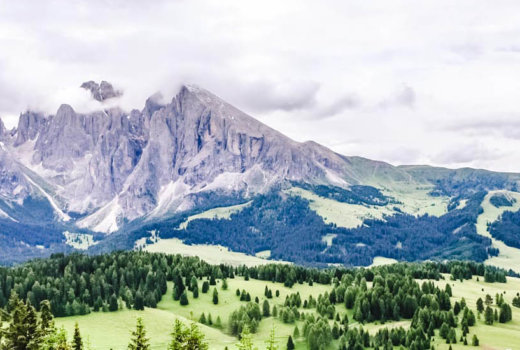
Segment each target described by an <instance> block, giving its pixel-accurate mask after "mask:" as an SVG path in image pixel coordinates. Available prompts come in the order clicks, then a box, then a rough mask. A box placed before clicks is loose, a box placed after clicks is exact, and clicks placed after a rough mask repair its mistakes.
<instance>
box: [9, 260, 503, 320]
mask: <svg viewBox="0 0 520 350" xmlns="http://www.w3.org/2000/svg"><path fill="white" fill-rule="evenodd" d="M373 271H384V272H385V274H390V273H393V272H395V273H397V274H400V275H405V274H406V275H409V276H410V277H412V278H428V279H439V278H441V273H451V274H452V275H453V277H454V278H456V279H469V278H471V277H472V276H473V275H479V276H482V277H485V276H488V275H489V276H488V277H486V279H487V280H489V281H490V282H495V281H505V275H506V273H505V271H503V270H499V269H496V268H493V267H489V266H485V265H483V264H480V263H474V262H448V263H433V262H431V263H423V264H398V265H392V266H388V267H381V268H377V269H370V270H367V269H347V268H339V267H338V268H333V269H330V268H329V269H316V268H305V267H301V266H295V265H277V264H271V265H264V266H258V267H250V268H247V267H245V266H243V267H235V268H233V267H231V266H226V265H218V266H214V265H209V264H207V263H205V262H203V261H201V260H200V259H198V258H190V257H182V256H180V255H165V254H152V253H146V252H115V253H111V254H106V255H99V256H89V255H81V254H71V255H63V254H55V255H53V256H52V257H51V258H49V259H42V260H34V261H31V262H28V263H26V264H23V265H20V266H16V267H11V268H0V307H4V306H5V305H7V303H8V300H9V298H10V297H11V295H12V294H13V293H16V295H18V296H19V297H20V298H21V299H22V300H27V301H28V302H29V303H30V304H31V305H33V306H34V307H36V308H38V307H39V305H40V304H41V302H42V301H43V300H48V301H49V302H50V305H51V310H52V313H53V315H55V316H70V315H78V314H86V313H89V312H91V311H99V310H104V311H115V310H117V309H118V308H119V306H120V305H125V306H126V307H127V308H133V309H137V310H141V309H143V308H144V307H145V306H148V307H155V306H156V305H157V302H158V301H159V300H160V299H161V298H162V296H163V295H164V294H165V293H166V283H167V281H173V282H174V286H175V293H176V295H174V298H176V299H179V298H180V296H181V295H182V293H183V292H184V291H185V290H192V286H193V281H194V280H195V282H196V281H197V280H201V279H206V280H207V281H208V283H209V286H212V285H214V284H215V282H214V281H215V279H227V278H234V277H235V276H236V275H239V276H246V277H247V278H254V279H259V280H266V281H274V282H280V283H283V284H284V285H286V286H288V287H291V286H293V285H294V284H296V283H320V284H330V283H331V281H332V280H333V279H334V278H336V279H342V278H344V276H345V275H350V276H354V275H358V276H361V275H362V276H363V277H364V278H365V279H366V280H367V281H372V280H373V278H374V272H373ZM209 286H206V287H205V286H204V284H203V286H202V292H207V288H208V287H209ZM197 288H198V287H197ZM204 288H206V290H204Z"/></svg>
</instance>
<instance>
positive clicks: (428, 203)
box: [286, 185, 448, 228]
mask: <svg viewBox="0 0 520 350" xmlns="http://www.w3.org/2000/svg"><path fill="white" fill-rule="evenodd" d="M430 190H431V189H430V188H422V187H414V186H411V185H410V186H408V187H404V186H401V187H400V188H399V189H395V188H394V189H392V190H385V191H383V193H384V194H385V195H387V196H390V197H393V198H396V199H397V200H398V201H400V202H401V203H399V204H393V203H391V204H388V205H386V206H376V205H372V206H369V205H360V204H348V203H342V202H338V201H336V200H333V199H329V198H324V197H321V196H318V195H316V194H314V193H312V192H310V191H307V190H304V189H301V188H298V187H293V188H290V189H289V190H286V193H288V194H290V195H293V196H300V197H302V198H305V199H308V200H309V202H310V208H311V209H312V210H314V211H315V212H316V213H317V214H318V215H319V216H321V217H322V218H323V220H324V221H325V222H326V223H335V224H336V225H338V226H341V227H346V228H354V227H357V226H360V225H361V224H362V223H363V221H364V220H366V219H382V218H383V216H384V215H393V214H395V213H396V211H395V210H394V207H397V208H399V209H400V210H401V211H403V212H405V213H409V214H411V215H423V214H426V213H427V214H430V215H435V216H439V215H442V214H445V213H446V211H447V205H448V198H445V197H431V196H430V195H428V193H429V191H430Z"/></svg>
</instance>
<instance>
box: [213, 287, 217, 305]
mask: <svg viewBox="0 0 520 350" xmlns="http://www.w3.org/2000/svg"><path fill="white" fill-rule="evenodd" d="M213 304H215V305H217V304H218V292H217V288H213Z"/></svg>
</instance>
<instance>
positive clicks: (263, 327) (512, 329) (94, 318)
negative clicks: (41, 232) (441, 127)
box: [56, 278, 520, 350]
mask: <svg viewBox="0 0 520 350" xmlns="http://www.w3.org/2000/svg"><path fill="white" fill-rule="evenodd" d="M435 283H437V284H438V285H439V286H440V287H442V288H444V286H445V284H446V283H447V281H439V282H435ZM449 283H451V284H452V286H453V288H452V289H453V298H452V302H455V301H456V300H460V298H462V297H464V298H465V299H466V302H467V304H468V306H469V307H471V308H472V309H474V310H475V304H476V300H477V299H478V298H479V297H484V296H485V294H490V295H492V296H493V297H494V296H495V294H496V293H501V292H505V299H506V301H507V302H508V303H511V300H512V298H513V297H514V295H515V294H516V293H517V292H518V291H520V279H516V278H509V279H508V283H507V284H500V283H494V284H489V283H484V282H482V281H480V282H478V281H477V280H476V278H474V279H473V280H471V281H464V282H462V283H461V282H459V281H449ZM228 285H229V289H228V290H227V291H223V290H222V289H221V288H220V283H219V284H218V285H217V289H218V291H219V300H220V302H219V304H218V305H213V303H212V301H211V295H212V294H211V291H212V289H210V293H208V294H200V297H199V299H192V298H190V304H189V305H188V306H180V305H179V302H177V301H174V300H173V299H172V298H171V293H172V285H171V283H170V284H169V286H168V293H167V295H165V296H164V297H163V300H162V301H161V302H160V303H159V305H158V308H157V309H148V308H147V309H146V310H144V311H133V310H124V311H119V312H114V313H92V314H90V315H86V316H75V317H66V318H59V319H57V320H56V323H57V324H58V325H59V326H61V325H63V326H64V327H65V329H66V330H67V332H68V334H69V335H70V334H72V330H73V327H74V323H75V322H78V323H79V326H80V329H81V331H82V333H83V335H84V336H85V337H88V339H90V343H91V345H92V349H109V348H113V349H114V350H117V349H125V348H126V345H127V344H128V341H129V339H130V331H131V330H132V329H133V328H134V327H135V320H136V318H137V317H143V319H144V322H145V325H146V328H147V331H148V335H149V336H150V338H151V339H152V348H153V349H164V348H165V346H166V344H167V342H168V340H169V332H170V331H171V325H172V323H173V321H174V319H175V318H176V317H178V318H180V319H181V320H183V321H185V322H187V323H189V322H191V321H195V322H196V321H197V320H198V319H199V317H200V314H201V313H202V312H205V313H206V315H207V313H208V312H211V314H212V319H213V322H215V321H216V319H217V316H220V317H221V319H222V322H223V329H222V330H219V329H216V328H211V327H207V326H204V325H199V326H200V327H201V328H202V330H203V332H204V333H205V334H206V338H207V340H208V342H209V344H210V348H211V349H224V347H225V346H228V348H229V349H233V348H234V344H235V343H236V338H234V337H231V336H229V335H228V334H227V332H226V330H227V320H228V317H229V314H230V313H231V312H233V311H234V310H235V309H237V308H238V307H240V305H242V304H243V303H242V302H240V301H239V299H238V297H236V295H235V290H236V289H237V288H238V289H240V290H242V289H246V290H247V291H249V292H250V293H251V296H252V298H253V299H254V298H255V296H258V297H259V298H260V301H261V303H262V301H263V299H264V298H263V293H264V288H265V286H266V285H267V286H268V287H269V288H271V289H272V290H273V293H274V292H275V291H276V290H277V289H278V290H280V297H278V298H276V297H274V298H273V299H271V300H269V302H270V305H271V307H272V305H274V304H275V303H276V304H281V303H283V301H284V300H285V296H286V295H288V294H291V293H295V292H299V293H300V294H301V296H302V300H304V299H307V298H308V296H309V295H310V294H312V295H313V296H314V297H317V296H318V294H320V293H323V292H325V291H326V290H328V289H330V286H323V285H319V284H314V286H312V287H309V286H308V285H307V284H303V285H295V286H294V287H293V288H292V289H289V288H286V287H284V286H283V285H282V284H279V283H271V282H263V281H257V280H250V281H244V279H243V278H236V279H230V280H228ZM212 288H213V287H212ZM336 310H337V311H338V312H341V313H344V312H347V313H348V314H349V318H350V319H351V327H352V326H353V327H356V326H359V325H358V324H357V322H355V321H353V320H352V312H351V311H350V310H348V311H347V310H346V309H345V308H344V306H343V305H336ZM305 312H309V310H305ZM475 312H476V310H475ZM273 325H274V326H275V329H276V336H277V338H278V340H279V345H281V346H282V345H283V346H282V347H281V348H284V346H285V342H286V340H287V336H288V335H289V334H292V332H293V330H294V325H288V324H284V323H282V322H281V321H279V320H278V319H276V318H272V317H270V318H266V319H265V318H264V319H263V320H262V322H261V323H260V327H259V329H258V332H257V333H256V334H255V336H254V339H255V344H256V346H258V347H259V349H262V348H264V341H265V339H267V337H268V335H269V331H270V329H271V327H272V326H273ZM409 325H410V321H408V320H403V321H399V322H393V323H386V324H384V325H381V324H377V323H373V324H366V325H364V327H365V329H368V330H369V331H370V332H371V333H372V334H373V333H375V332H377V330H378V329H380V328H384V327H398V326H403V327H405V328H407V327H409ZM298 326H299V328H300V331H301V330H302V323H301V322H299V323H298ZM107 330H108V331H109V332H110V336H107ZM470 331H471V333H470V336H469V337H468V339H471V337H472V335H473V334H474V333H476V334H477V335H478V337H479V339H480V341H481V345H482V346H483V347H484V348H487V349H504V348H512V349H518V348H520V337H519V336H518V335H519V334H520V309H518V308H515V307H513V321H512V322H509V323H507V324H499V323H495V324H494V325H493V326H488V325H485V324H484V323H483V320H478V321H477V325H476V326H475V327H472V328H471V329H470ZM457 332H458V336H459V337H460V328H459V329H458V330H457ZM296 345H297V349H305V348H306V347H305V343H304V341H303V339H302V338H300V339H298V340H297V341H296ZM435 346H436V349H447V348H448V345H446V344H445V343H444V341H443V340H441V339H439V338H438V337H437V338H436V340H435ZM452 347H453V349H468V348H472V347H465V346H463V345H462V344H460V343H458V344H456V345H452Z"/></svg>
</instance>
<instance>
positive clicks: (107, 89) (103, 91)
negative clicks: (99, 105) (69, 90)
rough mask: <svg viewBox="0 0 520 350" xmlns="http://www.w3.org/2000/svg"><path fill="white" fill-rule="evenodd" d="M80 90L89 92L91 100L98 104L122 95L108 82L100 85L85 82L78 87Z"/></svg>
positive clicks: (91, 81) (93, 82)
mask: <svg viewBox="0 0 520 350" xmlns="http://www.w3.org/2000/svg"><path fill="white" fill-rule="evenodd" d="M80 87H81V88H83V89H85V90H88V91H90V94H91V95H92V98H94V99H95V100H97V101H99V102H103V101H105V100H108V99H110V98H114V97H119V96H121V95H122V92H121V91H118V90H115V89H114V87H113V86H112V84H110V83H109V82H108V81H104V80H103V81H101V83H100V84H98V83H96V82H95V81H93V80H90V81H86V82H84V83H83V84H81V86H80Z"/></svg>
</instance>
